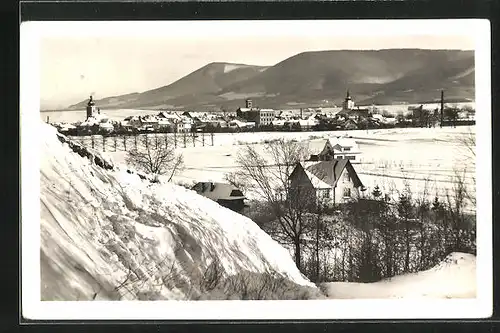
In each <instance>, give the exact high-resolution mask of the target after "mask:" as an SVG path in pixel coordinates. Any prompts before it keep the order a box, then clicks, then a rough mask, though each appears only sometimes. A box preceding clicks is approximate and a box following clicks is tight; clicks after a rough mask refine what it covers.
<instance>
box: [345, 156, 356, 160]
mask: <svg viewBox="0 0 500 333" xmlns="http://www.w3.org/2000/svg"><path fill="white" fill-rule="evenodd" d="M345 158H347V159H348V160H354V159H355V158H356V157H355V156H346V157H345Z"/></svg>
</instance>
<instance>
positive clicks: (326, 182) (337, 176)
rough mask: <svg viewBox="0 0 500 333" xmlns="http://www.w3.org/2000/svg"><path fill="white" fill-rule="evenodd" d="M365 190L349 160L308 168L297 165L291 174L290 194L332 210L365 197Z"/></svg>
mask: <svg viewBox="0 0 500 333" xmlns="http://www.w3.org/2000/svg"><path fill="white" fill-rule="evenodd" d="M365 190H366V188H365V187H364V186H363V183H362V182H361V180H360V179H359V176H358V174H357V173H356V170H354V167H353V166H352V164H351V162H350V161H349V160H348V159H334V160H330V161H320V162H317V163H314V164H311V165H309V166H304V165H302V164H301V163H297V165H296V166H295V169H294V170H293V171H292V173H291V174H290V193H289V195H291V196H292V199H293V196H297V199H300V200H311V204H316V203H318V202H320V203H322V204H324V205H326V206H332V205H334V204H342V203H347V202H350V201H354V200H358V199H360V198H361V197H362V194H363V192H364V191H365Z"/></svg>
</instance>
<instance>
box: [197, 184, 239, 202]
mask: <svg viewBox="0 0 500 333" xmlns="http://www.w3.org/2000/svg"><path fill="white" fill-rule="evenodd" d="M192 190H194V191H196V192H197V193H198V194H200V195H203V196H205V197H207V198H209V199H212V200H239V199H245V196H244V195H238V194H243V193H242V192H241V191H240V190H239V189H238V188H237V187H235V186H233V185H231V184H226V183H214V182H199V183H197V184H196V185H194V186H193V187H192ZM236 191H238V192H236ZM235 192H236V193H235ZM231 194H233V195H231Z"/></svg>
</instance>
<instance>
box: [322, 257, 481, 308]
mask: <svg viewBox="0 0 500 333" xmlns="http://www.w3.org/2000/svg"><path fill="white" fill-rule="evenodd" d="M322 289H324V291H325V292H326V294H327V296H328V297H329V298H335V299H344V298H348V299H349V298H367V299H368V298H369V299H377V298H475V297H476V257H475V256H474V255H472V254H466V253H458V252H454V253H451V254H450V255H448V257H446V259H445V260H443V261H442V262H441V263H439V264H438V265H436V266H435V267H433V268H431V269H429V270H426V271H422V272H418V273H413V274H407V275H402V276H396V277H393V278H391V279H387V280H383V281H379V282H375V283H350V282H330V283H324V284H323V285H322Z"/></svg>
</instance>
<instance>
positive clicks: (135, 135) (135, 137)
mask: <svg viewBox="0 0 500 333" xmlns="http://www.w3.org/2000/svg"><path fill="white" fill-rule="evenodd" d="M134 147H135V150H137V134H134Z"/></svg>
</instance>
